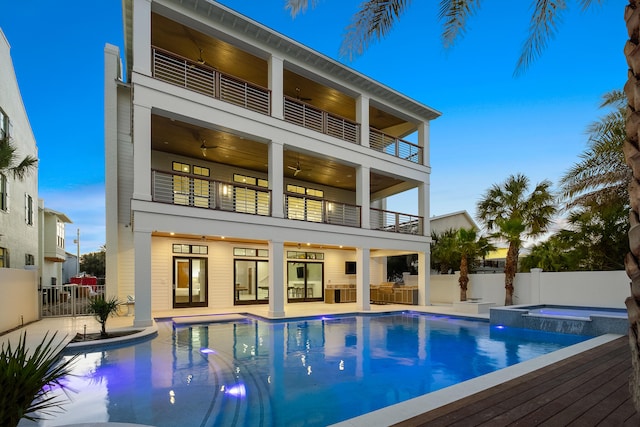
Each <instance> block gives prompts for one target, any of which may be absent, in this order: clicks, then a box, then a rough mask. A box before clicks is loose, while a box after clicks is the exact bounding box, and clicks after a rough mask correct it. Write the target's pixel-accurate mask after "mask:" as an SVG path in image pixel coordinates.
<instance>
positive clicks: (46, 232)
mask: <svg viewBox="0 0 640 427" xmlns="http://www.w3.org/2000/svg"><path fill="white" fill-rule="evenodd" d="M38 202H39V203H38V205H39V206H38V207H39V209H38V210H39V214H40V245H39V246H40V251H39V257H38V259H39V263H38V266H39V270H40V283H41V284H42V285H44V286H56V285H59V286H61V285H62V284H63V283H64V281H63V276H62V266H63V264H64V262H65V261H66V259H67V257H66V251H65V238H64V230H65V224H70V223H71V222H72V221H71V220H70V219H69V218H68V217H67V216H66V215H65V214H63V213H60V212H56V211H54V210H53V209H49V208H45V207H44V201H43V200H42V199H40V200H39V201H38Z"/></svg>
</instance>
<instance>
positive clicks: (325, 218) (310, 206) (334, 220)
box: [284, 193, 361, 227]
mask: <svg viewBox="0 0 640 427" xmlns="http://www.w3.org/2000/svg"><path fill="white" fill-rule="evenodd" d="M284 208H285V209H284V211H285V214H284V215H285V218H287V219H295V220H300V221H308V222H319V223H324V224H334V225H346V226H349V227H360V223H361V215H360V206H357V205H350V204H348V203H342V202H335V201H332V200H325V199H321V198H317V197H311V196H305V195H303V194H297V193H285V195H284Z"/></svg>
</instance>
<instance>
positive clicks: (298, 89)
mask: <svg viewBox="0 0 640 427" xmlns="http://www.w3.org/2000/svg"><path fill="white" fill-rule="evenodd" d="M296 99H297V100H298V101H311V100H312V98H305V97H303V96H301V95H300V88H299V87H297V88H296Z"/></svg>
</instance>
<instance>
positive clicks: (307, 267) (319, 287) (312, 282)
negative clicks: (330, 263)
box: [287, 261, 324, 302]
mask: <svg viewBox="0 0 640 427" xmlns="http://www.w3.org/2000/svg"><path fill="white" fill-rule="evenodd" d="M323 267H324V264H323V263H321V262H298V261H289V262H288V263H287V297H288V300H289V301H290V302H296V301H322V300H324V268H323Z"/></svg>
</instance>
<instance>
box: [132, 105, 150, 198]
mask: <svg viewBox="0 0 640 427" xmlns="http://www.w3.org/2000/svg"><path fill="white" fill-rule="evenodd" d="M133 123H135V124H136V125H135V126H134V128H133V198H134V199H138V200H151V108H149V107H146V106H143V105H137V104H135V103H134V104H133Z"/></svg>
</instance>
